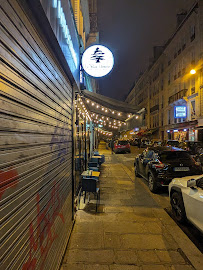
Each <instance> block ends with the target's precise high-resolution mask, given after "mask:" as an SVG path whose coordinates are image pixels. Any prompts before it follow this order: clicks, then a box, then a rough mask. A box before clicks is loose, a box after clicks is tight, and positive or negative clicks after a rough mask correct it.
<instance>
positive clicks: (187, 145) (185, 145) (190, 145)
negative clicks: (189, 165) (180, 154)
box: [179, 141, 203, 155]
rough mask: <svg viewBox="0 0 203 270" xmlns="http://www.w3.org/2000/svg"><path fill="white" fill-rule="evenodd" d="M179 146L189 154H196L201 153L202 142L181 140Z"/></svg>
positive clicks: (202, 150) (202, 148)
mask: <svg viewBox="0 0 203 270" xmlns="http://www.w3.org/2000/svg"><path fill="white" fill-rule="evenodd" d="M179 147H180V148H182V149H184V150H187V151H188V152H189V153H190V154H191V155H197V154H202V153H203V143H202V142H193V141H185V142H181V143H180V145H179Z"/></svg>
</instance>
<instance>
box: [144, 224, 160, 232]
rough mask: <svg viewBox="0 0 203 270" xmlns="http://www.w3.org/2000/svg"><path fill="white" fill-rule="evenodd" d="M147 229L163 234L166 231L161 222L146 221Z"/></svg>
mask: <svg viewBox="0 0 203 270" xmlns="http://www.w3.org/2000/svg"><path fill="white" fill-rule="evenodd" d="M145 229H146V231H147V232H148V233H152V234H162V233H163V231H164V227H163V226H161V225H160V223H159V222H145Z"/></svg>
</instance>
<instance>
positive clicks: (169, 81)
mask: <svg viewBox="0 0 203 270" xmlns="http://www.w3.org/2000/svg"><path fill="white" fill-rule="evenodd" d="M170 83H171V73H170V72H169V74H168V85H169V84H170Z"/></svg>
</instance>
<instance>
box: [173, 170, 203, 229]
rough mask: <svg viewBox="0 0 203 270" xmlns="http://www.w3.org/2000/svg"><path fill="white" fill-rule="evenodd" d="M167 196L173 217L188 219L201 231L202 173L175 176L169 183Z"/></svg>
mask: <svg viewBox="0 0 203 270" xmlns="http://www.w3.org/2000/svg"><path fill="white" fill-rule="evenodd" d="M169 198H170V203H171V207H172V211H173V214H174V217H175V219H176V220H177V221H178V222H184V221H185V220H186V219H188V220H189V221H190V222H191V223H193V225H195V226H196V227H197V228H198V229H199V230H200V231H201V232H203V211H202V209H203V174H202V175H200V176H197V175H193V176H186V177H182V178H175V179H173V180H172V181H171V183H170V184H169Z"/></svg>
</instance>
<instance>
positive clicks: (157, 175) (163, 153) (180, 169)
mask: <svg viewBox="0 0 203 270" xmlns="http://www.w3.org/2000/svg"><path fill="white" fill-rule="evenodd" d="M134 166H135V176H139V175H141V176H142V177H143V178H145V179H146V180H147V181H148V186H149V189H150V191H151V192H153V193H155V192H157V190H158V189H159V188H160V187H162V186H168V184H169V183H170V182H171V180H172V179H173V178H175V177H183V176H187V175H200V174H202V167H201V165H200V164H199V163H198V162H196V161H195V160H194V159H193V158H192V157H191V156H190V154H189V153H187V152H186V151H184V150H182V149H180V148H176V147H172V146H157V147H149V148H147V149H146V150H144V151H143V153H142V154H140V155H138V156H137V157H136V158H135V161H134Z"/></svg>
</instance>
